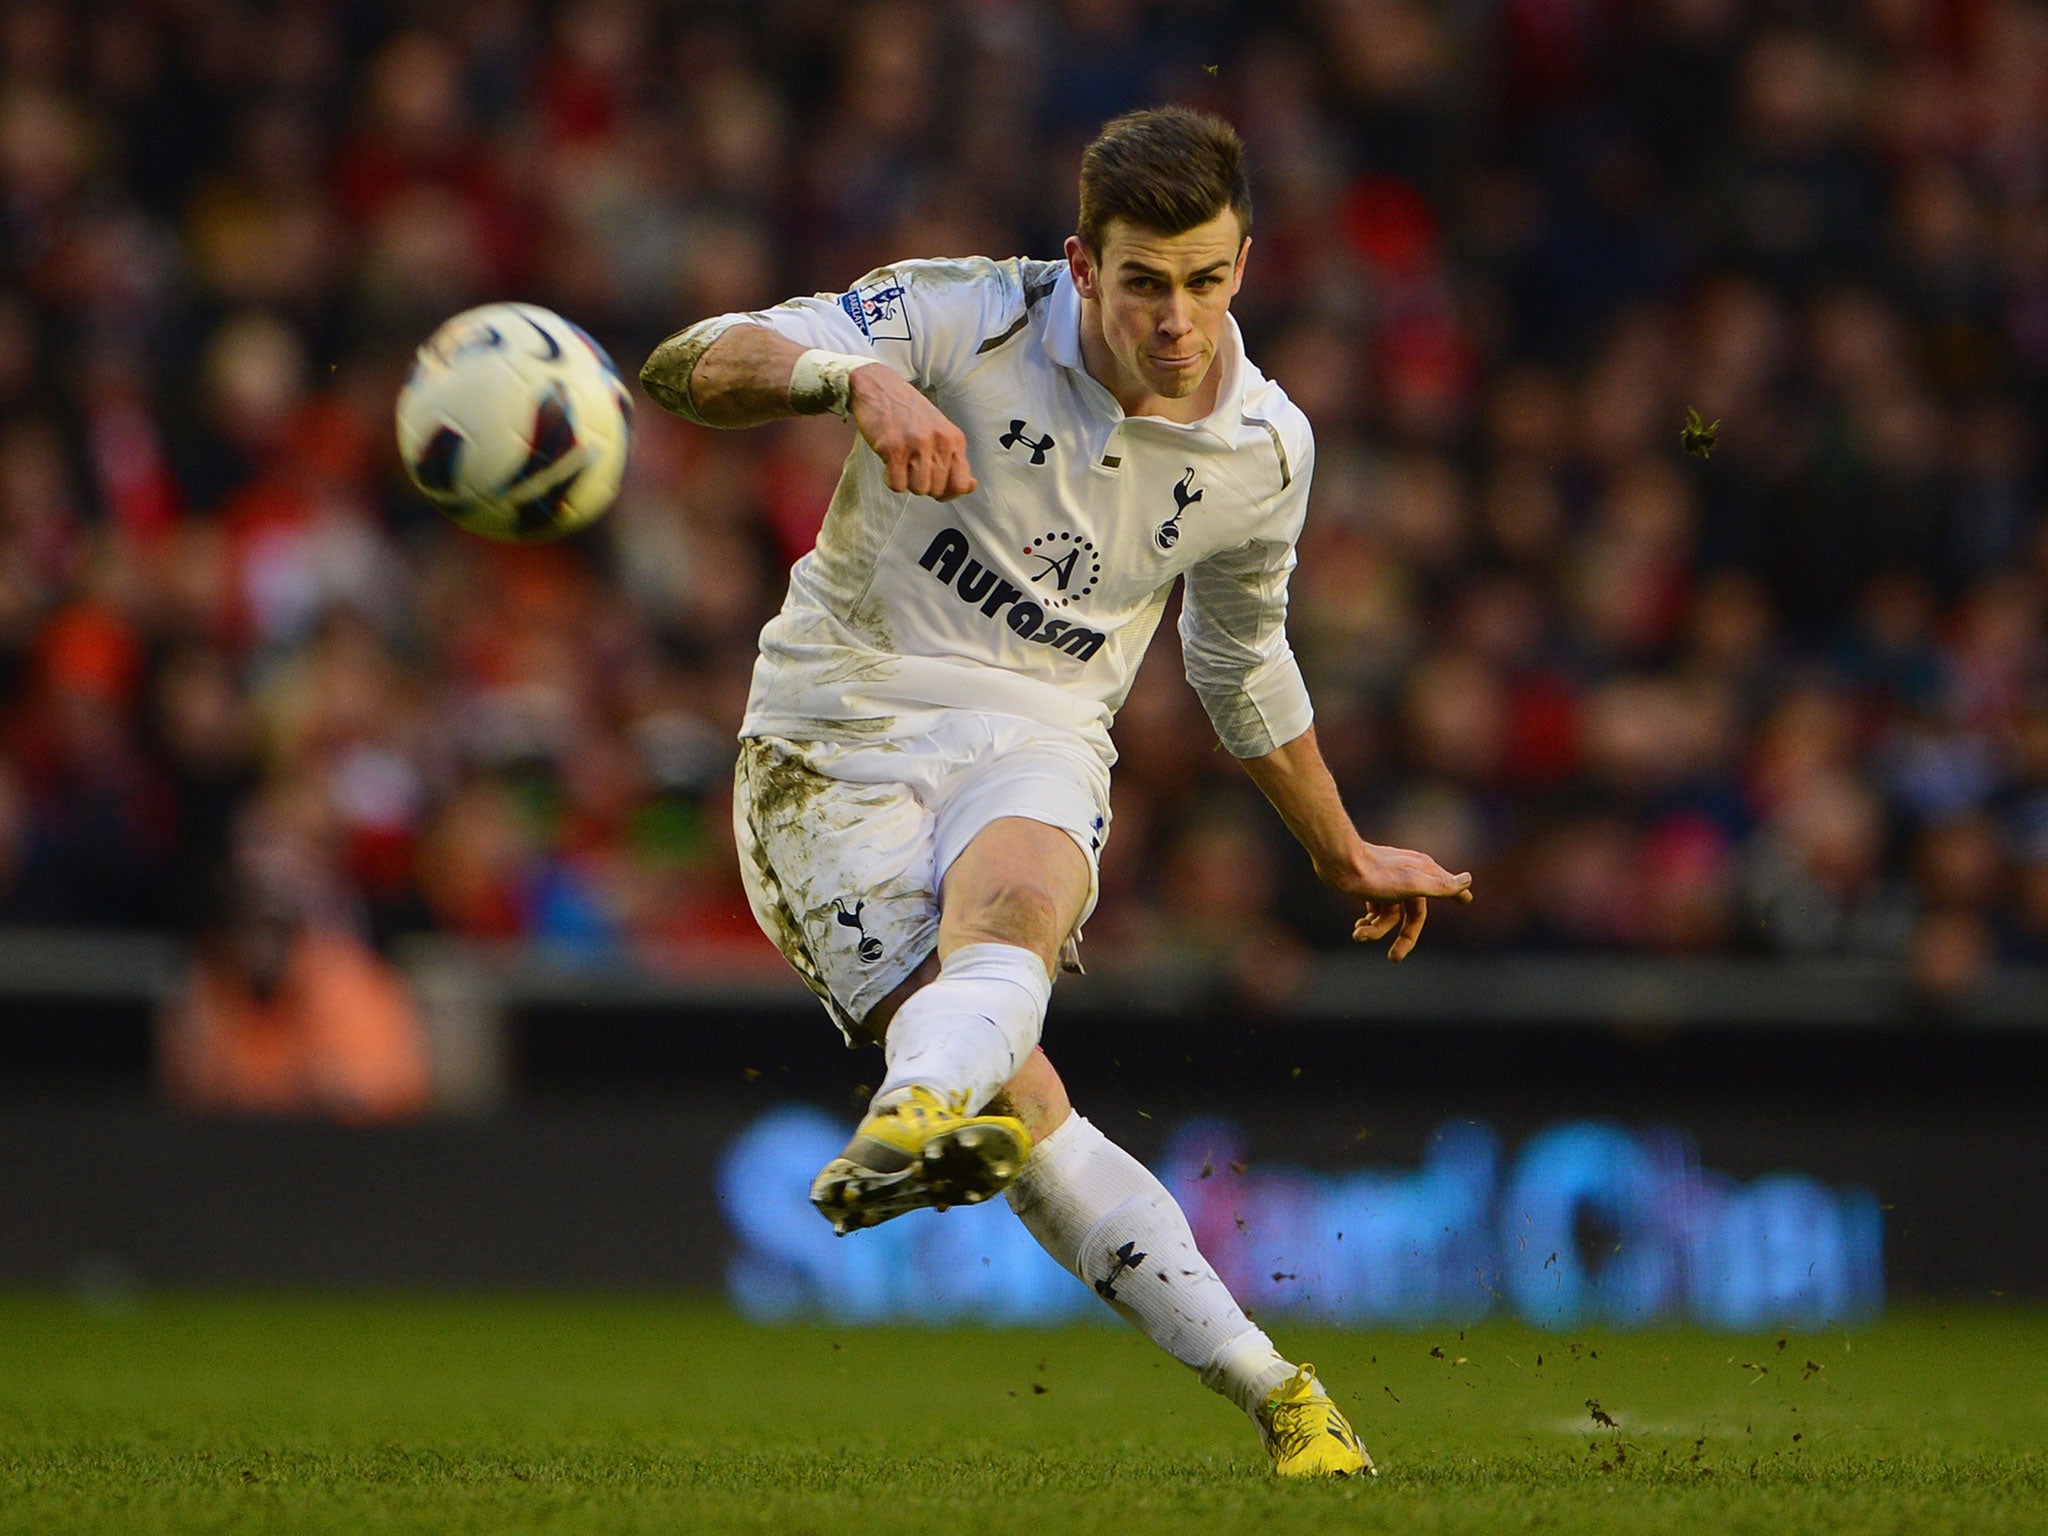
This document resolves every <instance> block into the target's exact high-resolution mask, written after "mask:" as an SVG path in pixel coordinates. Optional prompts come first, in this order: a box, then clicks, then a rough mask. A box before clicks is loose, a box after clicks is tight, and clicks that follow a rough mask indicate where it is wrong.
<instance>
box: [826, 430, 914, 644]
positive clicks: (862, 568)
mask: <svg viewBox="0 0 2048 1536" xmlns="http://www.w3.org/2000/svg"><path fill="white" fill-rule="evenodd" d="M862 451H863V449H862V446H861V445H860V444H855V446H854V449H853V452H852V453H850V454H848V455H847V459H846V466H845V468H844V469H842V470H841V471H840V474H839V484H838V486H837V487H835V488H834V490H833V492H832V505H831V506H829V507H828V508H826V510H825V521H824V525H823V526H822V527H820V528H819V529H818V544H817V550H816V561H817V566H818V572H817V574H818V576H819V578H820V579H821V580H822V581H823V582H824V584H825V585H826V586H827V587H828V588H829V589H831V596H832V598H833V599H835V600H834V601H833V602H831V603H830V604H829V606H830V607H831V608H832V609H833V610H834V611H835V612H836V613H837V614H838V615H839V616H840V620H841V622H842V623H844V624H845V625H846V627H847V628H848V629H850V630H852V631H853V632H854V634H856V635H858V636H859V637H860V638H861V639H862V640H864V641H866V642H867V643H868V644H869V645H871V646H873V647H874V648H875V649H876V650H878V651H883V652H888V653H893V652H894V651H895V649H896V635H895V631H894V630H892V629H891V628H890V626H889V619H888V614H887V613H886V611H885V610H884V609H883V607H882V604H881V603H880V602H879V601H878V600H877V599H876V597H875V595H874V592H873V587H874V580H875V571H876V568H877V567H878V566H879V565H880V564H881V560H882V551H883V550H884V549H885V548H887V547H888V543H889V538H890V535H891V534H893V533H894V532H895V531H896V524H897V522H898V520H899V519H900V517H901V513H900V511H899V512H898V514H897V516H896V517H890V518H888V519H887V520H886V521H885V520H884V518H883V517H882V516H881V515H880V514H879V512H878V511H877V510H875V509H870V508H864V507H862V505H861V495H860V471H859V467H858V462H857V461H858V459H859V456H860V454H861V452H862Z"/></svg>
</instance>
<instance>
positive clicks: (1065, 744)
mask: <svg viewBox="0 0 2048 1536" xmlns="http://www.w3.org/2000/svg"><path fill="white" fill-rule="evenodd" d="M929 722H930V726H931V728H930V729H929V730H927V731H924V732H921V733H920V734H917V735H915V736H903V737H889V738H886V739H842V740H836V741H802V742H797V741H784V740H782V739H781V738H780V737H775V736H757V737H750V738H747V739H745V740H742V741H741V742H740V756H739V765H738V767H737V768H736V769H735V771H734V787H733V808H732V816H733V831H734V834H735V836H736V837H737V838H738V841H739V852H740V879H741V881H742V882H743V883H744V884H745V886H746V889H747V899H748V901H749V903H750V904H751V905H752V907H753V909H754V919H755V921H756V922H758V923H760V925H761V929H762V931H763V932H764V933H766V934H767V935H768V937H769V938H770V939H771V940H772V941H773V942H774V944H775V947H776V948H777V949H779V950H781V951H782V953H783V955H784V957H785V958H786V959H787V960H788V961H789V963H790V964H791V965H792V966H794V967H795V968H796V971H797V974H798V975H800V976H802V977H803V979H804V981H805V982H806V983H807V984H808V985H809V986H810V989H811V990H812V991H813V992H815V993H817V995H818V998H819V1000H820V1001H822V1002H823V1003H824V1005H825V1009H826V1011H827V1012H828V1013H830V1014H831V1015H832V1020H833V1022H834V1023H836V1024H837V1025H838V1026H839V1028H840V1032H841V1033H842V1034H844V1035H845V1036H846V1039H847V1043H848V1044H849V1045H857V1044H865V1043H866V1042H867V1034H866V1032H865V1030H864V1029H863V1028H862V1027H861V1021H862V1020H863V1019H865V1018H866V1017H867V1016H868V1014H869V1013H870V1012H872V1011H873V1009H874V1007H875V1005H876V1004H877V1003H879V1002H881V1001H882V1000H883V999H884V998H886V997H887V996H888V995H889V994H890V993H891V992H893V991H895V990H896V988H897V987H899V986H900V985H902V983H903V981H904V980H905V979H906V978H907V977H908V976H909V975H910V974H911V972H913V971H915V970H916V969H917V968H918V967H919V966H920V965H922V964H923V963H924V961H925V957H926V956H928V955H930V954H931V953H932V951H933V950H934V949H936V948H937V947H938V940H939V886H940V882H941V881H943V880H944V879H945V875H946V871H947V870H948V869H950V868H952V865H953V861H954V860H955V859H957V858H958V857H959V856H960V854H961V852H962V851H963V850H964V849H965V848H966V847H967V845H968V843H969V842H971V841H972V840H973V838H974V836H975V834H976V833H978V832H979V831H981V829H982V828H983V827H986V826H987V825H988V824H989V823H990V822H992V821H999V820H1001V819H1002V818H1003V817H1005V816H1022V817H1025V818H1027V819H1029V820H1031V821H1040V822H1044V823H1045V824H1046V825H1047V826H1052V827H1058V828H1059V829H1060V830H1061V831H1063V832H1065V833H1066V834H1067V835H1068V836H1070V837H1072V838H1073V840H1074V842H1075V844H1076V845H1077V846H1079V848H1080V849H1081V852H1082V853H1083V854H1084V855H1086V857H1087V859H1088V875H1089V881H1088V901H1087V905H1086V906H1085V907H1084V908H1083V910H1082V913H1081V918H1082V921H1084V922H1085V921H1086V920H1087V917H1088V914H1089V913H1090V912H1093V911H1094V910H1095V897H1096V881H1095V875H1096V859H1097V856H1098V854H1099V853H1100V852H1101V849H1102V840H1103V839H1104V838H1105V837H1107V836H1108V835H1109V770H1108V768H1106V767H1105V766H1104V765H1103V762H1102V759H1101V758H1100V757H1098V756H1097V755H1096V753H1095V751H1094V750H1093V749H1092V748H1091V747H1089V746H1088V744H1087V743H1086V742H1084V741H1083V740H1082V739H1081V738H1080V737H1078V736H1076V735H1074V734H1073V733H1071V732H1069V731H1062V730H1059V729H1057V728H1055V727H1053V726H1048V725H1041V724H1039V723H1038V722H1037V721H1035V720H1024V719H1020V718H1017V717H1015V716H1011V715H981V714H974V713H971V712H968V711H961V710H949V711H947V712H945V713H944V714H939V715H934V716H932V717H929ZM1080 937H1081V929H1080V924H1079V923H1076V924H1075V927H1074V932H1073V934H1072V935H1071V936H1070V937H1069V938H1068V940H1067V944H1066V947H1065V949H1064V951H1063V952H1062V956H1061V958H1062V960H1063V961H1065V962H1066V964H1067V965H1068V967H1069V968H1070V969H1079V951H1078V946H1079V943H1080Z"/></svg>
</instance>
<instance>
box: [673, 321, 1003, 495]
mask: <svg viewBox="0 0 2048 1536" xmlns="http://www.w3.org/2000/svg"><path fill="white" fill-rule="evenodd" d="M702 330H703V328H702V327H695V328H692V329H691V330H687V331H683V332H681V333H680V334H678V335H675V336H671V337H670V338H669V339H668V340H667V341H664V342H663V343H662V344H661V345H660V346H658V347H656V348H655V349H654V353H653V355H652V356H651V357H649V358H648V359H647V362H646V365H645V366H644V367H642V368H641V370H640V383H641V385H642V386H643V387H644V388H645V389H646V391H647V393H648V395H649V396H650V397H651V398H652V399H653V400H654V402H655V403H656V404H657V405H659V406H661V407H662V409H663V410H666V411H672V412H674V413H675V414H676V415H678V416H685V417H688V418H689V419H690V420H692V421H696V422H701V423H702V424H703V425H705V426H707V427H758V426H760V425H761V424H762V423H764V422H769V421H780V420H782V419H784V418H786V417H790V416H818V415H823V414H824V413H826V412H828V411H829V412H831V413H832V414H833V415H835V416H843V417H845V418H847V419H848V420H850V421H851V422H852V423H853V424H854V426H855V428H857V429H858V430H859V432H860V435H861V436H862V437H863V438H865V439H866V440H867V444H868V446H869V447H870V448H872V449H874V450H875V456H876V457H877V458H879V459H880V460H881V461H882V474H883V479H884V480H885V482H886V483H887V484H888V487H889V489H890V490H892V491H908V492H910V493H911V494H912V495H914V496H930V497H932V498H933V499H934V500H937V501H950V500H952V499H953V498H954V497H955V496H964V495H966V494H967V493H968V492H969V491H971V490H973V489H974V486H975V480H974V472H973V470H972V469H970V468H969V467H968V463H967V438H966V436H965V435H964V434H963V433H962V432H961V431H960V429H959V428H958V427H956V426H954V425H953V423H952V422H950V421H948V420H947V419H946V417H945V415H944V413H943V412H941V411H940V410H939V408H938V407H937V406H935V405H933V404H932V403H931V401H929V400H927V399H925V397H924V396H923V395H921V394H919V393H918V391H917V389H916V388H915V387H914V386H913V385H912V384H911V383H910V381H909V380H908V379H906V378H904V377H903V375H902V374H900V373H898V372H896V370H895V369H893V368H890V367H888V366H887V365H886V364H884V363H882V361H881V360H880V359H879V358H873V357H860V356H857V355H854V354H851V353H834V352H827V351H825V350H824V349H822V348H817V347H806V346H804V345H803V344H802V343H800V342H795V341H791V340H790V339H789V338H788V337H786V336H784V335H782V334H780V333H779V332H776V331H771V330H770V329H768V327H767V326H765V325H749V324H738V325H732V326H728V327H726V328H725V329H724V330H722V331H719V332H718V333H716V334H715V335H713V336H710V337H709V338H708V339H706V338H703V337H702V336H701V332H702Z"/></svg>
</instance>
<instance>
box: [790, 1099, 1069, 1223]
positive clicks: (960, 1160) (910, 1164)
mask: <svg viewBox="0 0 2048 1536" xmlns="http://www.w3.org/2000/svg"><path fill="white" fill-rule="evenodd" d="M1030 1151H1031V1133H1030V1132H1029V1131H1027V1130H1025V1129H1024V1122H1023V1121H1021V1120H1016V1119H1012V1118H1011V1117H1010V1116H1008V1115H967V1114H962V1113H961V1112H960V1111H958V1110H956V1109H953V1108H952V1107H951V1106H949V1105H948V1104H947V1103H946V1102H945V1100H943V1099H941V1098H940V1097H939V1096H938V1095H937V1094H935V1093H933V1092H932V1091H931V1090H930V1089H928V1088H918V1087H913V1088H912V1089H911V1090H910V1091H909V1094H908V1096H907V1097H905V1098H903V1099H902V1100H900V1101H898V1102H897V1103H895V1104H892V1105H890V1106H889V1107H888V1108H887V1109H884V1110H882V1111H880V1112H879V1113H876V1114H872V1115H869V1116H868V1117H867V1119H865V1120H863V1121H861V1123H860V1129H859V1130H857V1131H855V1132H854V1133H853V1140H851V1141H849V1142H848V1143H847V1144H846V1150H845V1151H844V1152H841V1153H840V1154H839V1155H838V1156H837V1157H835V1158H833V1159H832V1161H831V1162H829V1163H827V1164H826V1165H825V1168H824V1171H823V1172H821V1173H820V1174H819V1175H818V1176H817V1178H815V1179H813V1180H812V1181H811V1204H812V1205H815V1206H816V1207H817V1208H818V1214H819V1215H821V1216H823V1217H824V1218H825V1219H826V1220H827V1221H829V1222H831V1223H832V1229H833V1230H834V1231H835V1232H837V1233H839V1235H840V1236H842V1237H844V1236H845V1235H846V1234H847V1233H849V1232H858V1231H859V1230H860V1229H861V1228H862V1227H872V1226H876V1225H878V1224H879V1223H881V1222H885V1221H887V1220H889V1218H890V1217H892V1216H901V1215H902V1214H903V1213H904V1212H905V1211H916V1210H922V1209H924V1208H925V1207H926V1206H931V1207H932V1208H933V1209H935V1210H941V1211H943V1210H944V1209H946V1207H947V1206H949V1205H979V1204H980V1203H981V1202H982V1201H984V1200H986V1199H988V1198H989V1197H990V1196H991V1195H998V1194H1001V1193H1002V1192H1003V1190H1004V1188H1005V1187H1006V1186H1007V1185H1008V1184H1009V1182H1010V1181H1011V1180H1012V1179H1014V1178H1016V1177H1017V1172H1018V1170H1019V1169H1021V1168H1022V1167H1023V1166H1024V1159H1025V1157H1026V1156H1028V1155H1029V1153H1030Z"/></svg>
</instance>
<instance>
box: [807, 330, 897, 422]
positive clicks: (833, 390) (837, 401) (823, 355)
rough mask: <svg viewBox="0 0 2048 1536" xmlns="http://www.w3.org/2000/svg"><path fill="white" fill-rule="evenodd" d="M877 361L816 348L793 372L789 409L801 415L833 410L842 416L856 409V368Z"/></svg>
mask: <svg viewBox="0 0 2048 1536" xmlns="http://www.w3.org/2000/svg"><path fill="white" fill-rule="evenodd" d="M875 361H877V359H875V358H872V357H855V356H854V355H853V354H852V353H850V352H827V351H824V350H823V349H822V348H819V347H812V348H811V349H810V350H809V351H808V352H806V353H804V354H803V356H801V357H799V358H798V359H797V360H796V367H795V368H794V369H792V370H791V371H790V375H789V408H790V409H791V410H793V411H795V412H796V413H797V415H799V416H816V415H818V414H820V413H821V412H824V411H830V412H831V413H832V414H833V415H834V416H838V417H840V418H842V419H844V418H845V416H846V415H847V413H848V412H849V411H851V410H852V409H853V370H854V369H856V368H865V367H867V366H868V365H869V364H870V363H873V362H875Z"/></svg>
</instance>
